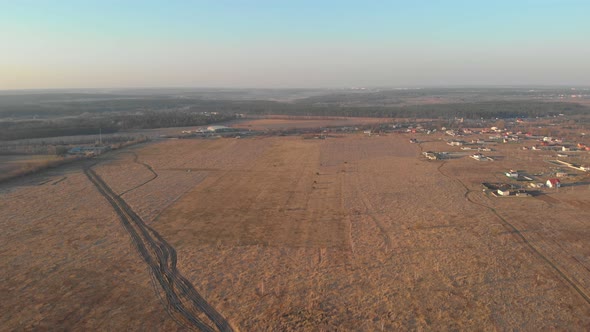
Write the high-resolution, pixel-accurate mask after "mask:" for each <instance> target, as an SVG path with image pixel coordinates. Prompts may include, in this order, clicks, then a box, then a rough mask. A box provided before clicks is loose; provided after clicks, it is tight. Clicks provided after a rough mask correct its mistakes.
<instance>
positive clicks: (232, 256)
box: [0, 120, 590, 331]
mask: <svg viewBox="0 0 590 332" xmlns="http://www.w3.org/2000/svg"><path fill="white" fill-rule="evenodd" d="M281 121H283V120H281ZM439 138H441V137H440V136H437V135H431V136H428V140H424V141H423V142H422V143H420V144H410V143H409V142H408V136H407V135H403V134H390V135H387V136H372V137H367V136H363V135H360V134H349V135H342V136H340V137H338V138H329V139H325V140H320V139H307V140H305V139H302V138H301V137H297V136H293V137H264V138H261V137H254V138H248V139H221V138H220V139H184V140H165V141H161V142H158V143H154V144H147V145H142V146H137V147H134V148H132V149H127V150H121V151H118V152H116V153H114V154H111V155H104V156H101V157H100V158H98V159H96V160H95V161H97V163H96V164H95V165H91V164H86V165H83V167H81V166H75V165H71V166H68V167H66V168H62V169H57V170H52V171H51V172H47V173H43V174H40V175H36V176H33V177H30V178H27V179H23V180H18V181H14V182H11V183H8V184H4V185H2V187H0V211H2V214H1V215H0V225H1V226H2V229H3V232H2V234H1V235H0V252H1V254H2V255H1V256H0V257H1V258H0V259H1V260H0V266H1V267H2V268H1V269H0V271H1V272H0V275H1V277H2V280H3V283H2V285H1V286H0V290H1V293H2V294H3V296H4V298H5V300H3V307H4V309H3V313H4V314H3V315H2V317H1V318H0V326H3V327H4V328H6V329H7V330H14V329H17V330H18V329H35V328H36V329H50V328H52V327H55V326H61V327H64V328H65V329H74V330H84V329H98V328H105V329H113V330H129V329H130V330H146V329H153V330H176V329H178V330H183V329H185V327H186V326H188V325H190V324H191V322H193V323H194V321H198V322H200V323H202V324H204V326H209V327H211V328H212V329H218V330H232V329H233V330H236V331H237V330H240V331H267V330H268V331H301V330H326V331H332V330H344V331H380V330H384V331H391V330H408V329H410V330H425V329H426V330H485V329H490V330H494V329H495V330H513V329H524V330H540V329H544V330H550V329H567V330H587V329H589V328H590V302H589V299H588V296H589V295H590V248H589V247H588V245H587V243H588V242H590V233H589V232H588V229H589V228H588V225H589V223H590V221H589V220H590V208H589V205H590V204H589V203H590V189H589V188H588V186H584V185H579V186H569V187H568V186H564V187H562V188H561V189H560V190H559V191H555V192H549V193H547V194H544V195H539V196H537V197H531V198H526V199H517V198H499V199H497V198H493V197H490V196H489V195H487V194H485V193H483V192H482V191H481V182H484V181H497V180H498V179H500V178H502V177H504V178H505V176H503V175H502V173H503V172H504V171H506V169H508V168H515V169H516V168H519V169H527V170H529V172H531V173H536V174H537V173H542V172H545V171H546V170H547V168H549V167H550V165H549V164H547V163H545V162H544V159H546V158H545V157H544V156H542V155H539V154H537V155H535V154H534V152H533V151H522V150H519V149H518V147H517V146H516V145H510V144H507V145H503V146H498V147H497V148H496V151H494V152H490V153H489V154H490V155H493V156H497V160H496V161H494V162H489V163H485V162H477V161H475V160H473V159H471V158H468V157H467V156H466V154H463V155H460V152H459V150H458V149H457V148H455V147H449V146H448V145H446V144H445V143H444V142H443V141H441V140H440V139H439ZM444 149H446V150H448V151H449V150H452V149H455V150H457V157H456V158H452V159H449V160H445V161H432V162H430V161H426V160H425V159H424V158H423V157H422V156H421V152H422V151H426V150H438V151H440V150H444ZM99 190H100V191H99ZM117 209H119V210H120V211H119V210H117ZM130 234H136V235H137V240H135V239H134V240H133V242H132V241H131V239H132V238H133V236H130ZM138 248H145V253H142V254H138V252H140V253H141V250H140V249H138ZM156 248H157V249H156ZM176 260H177V261H176ZM154 262H157V263H158V264H159V265H158V264H156V263H154ZM170 298H173V299H178V302H177V304H178V303H179V305H178V306H173V305H171V304H170V303H171V302H170ZM181 309H182V310H181ZM177 322H178V323H177ZM200 323H199V324H200ZM193 326H199V325H196V324H193Z"/></svg>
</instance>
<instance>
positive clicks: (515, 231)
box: [437, 161, 590, 304]
mask: <svg viewBox="0 0 590 332" xmlns="http://www.w3.org/2000/svg"><path fill="white" fill-rule="evenodd" d="M445 164H446V162H445V161H443V162H442V163H441V164H440V165H439V166H438V167H437V171H438V172H439V173H440V174H441V175H442V176H444V177H446V178H448V179H449V180H451V181H456V182H457V183H459V184H460V185H461V186H462V187H463V188H464V189H465V194H464V195H463V196H464V197H465V199H467V201H469V202H470V203H471V204H475V205H478V206H481V207H483V208H486V209H488V210H489V211H490V212H492V213H493V214H494V215H495V216H496V217H497V218H498V219H499V220H500V222H501V223H502V225H503V226H504V228H506V229H507V230H508V231H510V233H512V234H514V235H515V236H516V237H518V238H519V239H520V240H521V241H522V242H523V243H524V244H525V246H527V247H528V248H529V249H530V250H531V251H532V252H533V253H534V254H535V255H537V256H538V257H539V258H541V260H543V261H544V262H545V263H547V265H549V266H550V267H551V268H553V270H555V272H557V274H558V275H559V276H561V277H562V278H563V280H565V281H566V283H567V284H569V285H570V286H571V287H572V288H573V289H574V290H575V291H576V292H577V293H578V294H579V295H580V296H581V297H582V298H583V299H584V301H586V302H587V303H588V304H590V296H588V295H587V294H586V292H585V291H584V290H583V289H582V288H580V286H578V285H577V284H576V283H575V282H574V281H573V280H572V278H570V277H569V276H568V275H567V274H566V273H565V272H564V271H563V270H562V269H560V268H559V267H558V266H557V265H556V264H555V263H553V262H552V261H551V260H550V259H549V258H548V257H547V256H545V255H544V254H543V253H542V252H540V251H539V250H538V249H537V248H536V247H535V246H533V244H532V243H531V242H529V240H528V239H527V238H526V237H525V236H524V235H523V234H522V232H521V231H520V230H519V229H518V228H516V227H515V226H514V225H513V224H512V223H510V222H509V221H508V220H506V219H505V218H504V217H502V216H501V215H500V214H499V213H498V211H496V209H494V208H493V207H491V206H488V205H485V204H483V203H479V202H475V201H473V200H472V199H471V198H470V197H469V193H471V192H472V190H471V189H469V188H468V187H467V186H466V185H465V183H464V182H463V181H461V179H459V178H453V177H451V176H450V175H447V174H445V173H444V172H443V171H442V167H443V166H444V165H445Z"/></svg>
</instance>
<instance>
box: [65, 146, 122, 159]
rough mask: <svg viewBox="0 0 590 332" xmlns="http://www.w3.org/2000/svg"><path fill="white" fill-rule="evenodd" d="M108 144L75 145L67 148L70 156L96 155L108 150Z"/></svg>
mask: <svg viewBox="0 0 590 332" xmlns="http://www.w3.org/2000/svg"><path fill="white" fill-rule="evenodd" d="M110 149H111V147H110V146H76V147H73V148H71V149H69V150H68V154H69V155H72V156H87V157H90V156H98V155H100V154H103V153H104V152H106V151H108V150H110Z"/></svg>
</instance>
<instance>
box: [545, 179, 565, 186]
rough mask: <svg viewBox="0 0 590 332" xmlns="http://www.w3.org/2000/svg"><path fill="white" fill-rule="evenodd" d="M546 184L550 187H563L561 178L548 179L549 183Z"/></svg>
mask: <svg viewBox="0 0 590 332" xmlns="http://www.w3.org/2000/svg"><path fill="white" fill-rule="evenodd" d="M545 185H546V186H547V187H549V188H559V187H561V181H559V179H556V178H553V179H549V180H547V183H546V184H545Z"/></svg>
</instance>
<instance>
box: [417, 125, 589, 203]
mask: <svg viewBox="0 0 590 332" xmlns="http://www.w3.org/2000/svg"><path fill="white" fill-rule="evenodd" d="M526 122H528V128H534V127H535V125H537V128H536V129H537V131H539V132H541V131H542V130H541V129H543V128H544V127H543V126H545V127H546V126H548V125H551V124H550V123H549V124H548V123H547V121H546V120H545V121H538V120H536V119H527V120H525V119H516V121H514V122H513V123H511V124H512V125H514V127H522V125H523V124H524V123H526ZM509 123H510V122H509ZM445 129H446V128H443V132H444V134H442V135H440V134H439V135H437V136H438V137H436V136H432V135H430V133H429V132H428V131H424V130H418V131H415V130H414V131H413V132H412V134H414V135H416V134H418V135H419V134H423V135H428V137H429V139H428V140H426V139H420V138H417V137H413V138H410V143H414V144H416V143H418V144H420V143H421V142H422V143H425V142H430V144H429V146H435V145H434V144H433V143H434V142H437V141H438V144H437V145H436V147H437V151H435V150H434V149H429V150H427V151H423V152H422V155H423V157H424V158H425V160H428V161H444V162H453V160H454V159H458V158H470V159H471V160H474V161H476V162H483V163H485V164H488V163H491V162H495V164H501V166H500V167H494V166H490V165H486V166H485V167H484V164H481V163H478V164H475V165H473V168H474V169H477V168H485V169H490V172H488V173H487V174H486V175H484V177H485V178H486V179H485V180H484V181H482V182H481V184H482V186H483V192H485V193H486V194H489V195H491V196H493V197H532V196H536V195H545V194H552V193H556V192H558V191H559V188H562V187H572V186H579V185H588V186H590V182H589V181H588V180H589V179H590V173H589V172H590V146H589V144H588V138H587V137H586V134H585V133H584V132H583V131H580V132H575V131H574V130H572V129H563V128H560V129H559V130H555V128H552V129H554V130H553V131H554V132H555V133H556V134H557V135H556V136H555V137H554V136H543V135H540V134H537V135H535V134H533V132H534V131H535V129H532V130H531V131H529V132H523V131H521V130H518V129H516V130H512V129H511V128H509V127H508V126H506V127H503V128H498V127H496V126H491V127H489V128H478V129H465V128H458V129H446V130H445ZM563 137H567V138H568V139H565V138H563ZM433 138H434V139H433ZM443 143H444V144H445V145H446V146H447V147H451V148H447V147H443V145H442V144H443ZM484 152H485V154H484ZM517 164H518V165H523V166H524V167H523V168H518V169H516V168H515V166H514V165H517ZM589 188H590V187H589Z"/></svg>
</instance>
